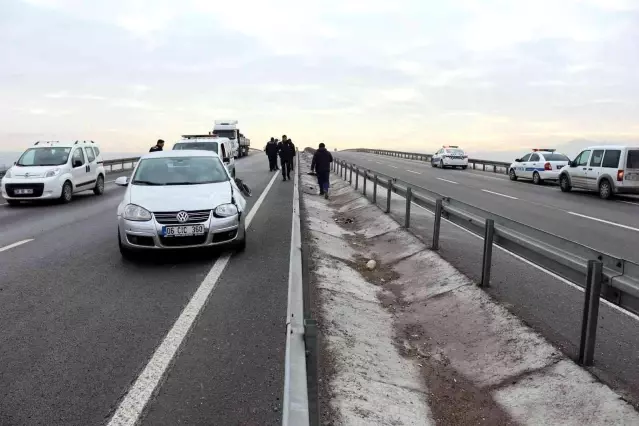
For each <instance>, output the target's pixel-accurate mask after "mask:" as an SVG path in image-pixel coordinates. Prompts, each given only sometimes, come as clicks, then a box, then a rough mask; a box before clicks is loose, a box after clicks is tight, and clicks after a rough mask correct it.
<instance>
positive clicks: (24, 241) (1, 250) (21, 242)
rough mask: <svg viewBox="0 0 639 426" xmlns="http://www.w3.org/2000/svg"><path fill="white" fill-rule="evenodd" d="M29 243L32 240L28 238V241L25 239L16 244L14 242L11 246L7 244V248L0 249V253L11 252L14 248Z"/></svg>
mask: <svg viewBox="0 0 639 426" xmlns="http://www.w3.org/2000/svg"><path fill="white" fill-rule="evenodd" d="M30 241H33V238H29V239H26V240H22V241H18V242H15V243H13V244H9V245H8V246H4V247H0V252H3V251H7V250H11V249H12V248H14V247H18V246H21V245H22V244H26V243H28V242H30Z"/></svg>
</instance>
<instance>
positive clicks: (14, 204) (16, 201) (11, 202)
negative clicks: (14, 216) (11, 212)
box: [5, 200, 20, 207]
mask: <svg viewBox="0 0 639 426" xmlns="http://www.w3.org/2000/svg"><path fill="white" fill-rule="evenodd" d="M5 201H6V202H7V204H8V205H9V206H12V207H15V206H17V205H18V204H20V201H18V200H5Z"/></svg>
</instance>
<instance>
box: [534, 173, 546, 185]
mask: <svg viewBox="0 0 639 426" xmlns="http://www.w3.org/2000/svg"><path fill="white" fill-rule="evenodd" d="M533 183H534V184H535V185H541V184H542V183H544V181H543V180H542V179H541V176H539V173H537V172H535V173H533Z"/></svg>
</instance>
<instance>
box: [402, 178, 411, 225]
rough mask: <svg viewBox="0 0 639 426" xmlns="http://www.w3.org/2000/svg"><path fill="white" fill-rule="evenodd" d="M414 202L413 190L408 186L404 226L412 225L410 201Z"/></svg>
mask: <svg viewBox="0 0 639 426" xmlns="http://www.w3.org/2000/svg"><path fill="white" fill-rule="evenodd" d="M412 202H413V190H412V188H411V187H410V186H409V187H408V188H406V217H405V218H404V227H406V228H409V227H410V203H412Z"/></svg>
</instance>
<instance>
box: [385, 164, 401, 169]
mask: <svg viewBox="0 0 639 426" xmlns="http://www.w3.org/2000/svg"><path fill="white" fill-rule="evenodd" d="M388 166H389V167H392V168H394V169H399V167H397V166H391V165H390V164H389V165H388Z"/></svg>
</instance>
